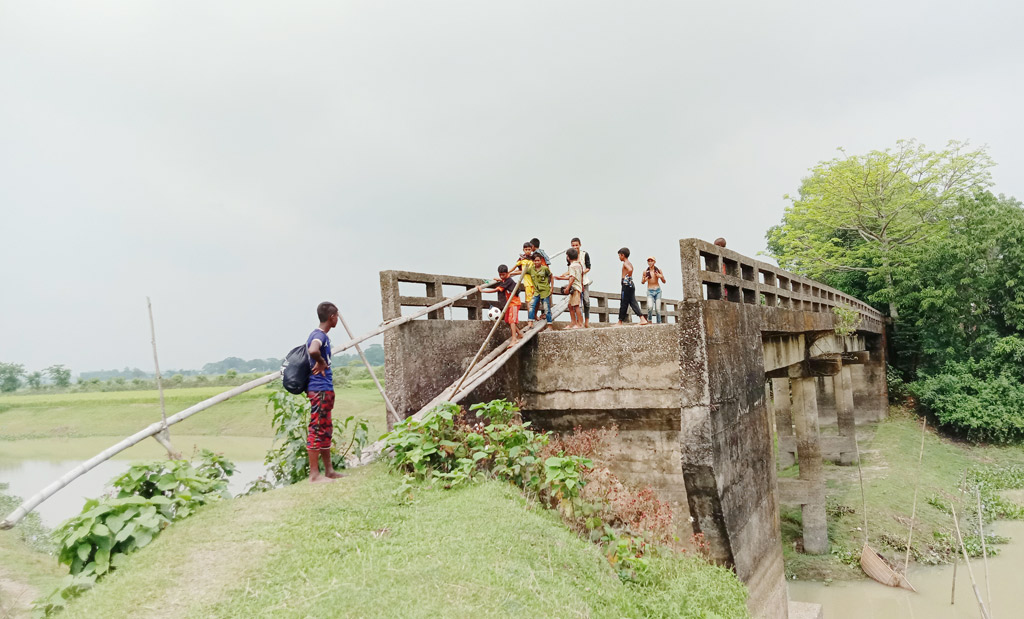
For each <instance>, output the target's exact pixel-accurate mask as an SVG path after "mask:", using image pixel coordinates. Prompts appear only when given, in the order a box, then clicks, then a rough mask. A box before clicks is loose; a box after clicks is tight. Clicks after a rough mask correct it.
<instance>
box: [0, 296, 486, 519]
mask: <svg viewBox="0 0 1024 619" xmlns="http://www.w3.org/2000/svg"><path fill="white" fill-rule="evenodd" d="M481 288H482V286H476V287H475V288H470V289H468V290H466V291H464V292H461V293H459V294H457V295H455V296H453V297H448V298H446V299H444V300H443V301H440V302H438V303H435V304H434V305H431V306H430V307H427V308H424V309H423V310H420V311H419V312H416V313H414V314H412V315H409V316H403V317H401V318H396V319H393V320H389V321H386V322H384V323H382V324H381V325H380V326H378V327H377V328H376V329H373V330H371V331H369V332H367V333H365V334H363V335H360V336H359V337H352V335H351V333H349V337H351V338H352V339H350V340H349V341H348V342H345V343H344V344H342V345H341V346H338V347H333V346H332V349H333V350H334V352H341V351H343V350H347V349H349V348H352V347H354V346H356V345H357V344H359V343H361V342H364V341H366V340H368V339H370V338H372V337H374V336H377V335H380V334H382V333H384V332H386V331H389V330H391V329H394V328H396V327H399V326H401V325H404V324H405V323H407V322H410V321H412V320H415V319H417V318H419V317H421V316H424V315H426V314H428V313H429V312H433V311H436V310H438V309H440V308H442V307H445V306H448V305H451V304H453V303H455V302H456V301H459V300H460V299H464V298H466V297H468V296H470V295H472V294H476V293H479V292H480V289H481ZM146 300H147V303H148V302H149V299H148V298H147V299H146ZM339 317H340V316H339ZM346 330H348V328H347V326H346ZM153 343H154V362H156V351H155V346H156V335H155V330H153ZM365 361H366V359H365V357H364V362H365ZM157 373H158V374H159V369H158V370H157ZM370 376H371V377H373V378H374V382H375V383H376V384H377V386H378V389H381V391H382V393H383V389H382V388H381V387H380V383H379V382H377V380H376V376H375V375H374V373H373V371H372V370H371V371H370ZM280 377H281V371H280V370H278V371H276V372H271V373H270V374H267V375H265V376H261V377H260V378H257V379H254V380H251V381H249V382H247V383H245V384H243V385H239V386H238V387H235V388H234V389H230V390H228V391H225V392H223V393H219V394H217V395H215V396H213V397H212V398H208V399H206V400H203V401H202V402H199V403H198V404H195V405H193V406H191V407H189V408H186V409H185V410H183V411H181V412H179V413H176V414H175V415H172V416H171V417H167V416H166V413H163V418H162V419H161V421H159V422H157V423H154V424H151V425H149V426H147V427H146V428H144V429H142V430H140V431H139V432H136V433H135V434H133V435H131V436H129V437H128V438H126V439H124V440H122V441H121V442H119V443H117V444H115V445H113V446H111V447H109V448H107V449H105V450H103V451H102V452H100V453H99V454H97V455H95V456H93V457H92V458H90V459H88V460H86V461H85V462H83V463H82V464H80V465H78V466H77V467H75V468H73V469H71V470H70V471H68V472H67V473H65V474H64V475H62V476H61V477H60V478H59V479H57V480H56V481H54V482H53V483H51V484H50V485H48V486H46V487H45V488H43V489H42V490H40V491H39V492H37V493H36V494H34V495H32V496H31V497H30V498H28V499H27V500H25V501H23V502H22V503H21V505H19V506H18V507H17V508H16V509H15V510H14V511H12V512H11V513H10V514H9V515H8V516H7V518H5V519H4V520H3V521H0V531H2V530H8V529H11V528H13V527H14V525H16V524H18V522H20V521H21V520H22V518H24V517H25V516H26V515H27V514H29V513H30V512H31V511H32V510H34V509H35V508H36V507H38V506H39V504H40V503H42V502H43V501H45V500H46V499H48V498H50V497H51V496H53V495H54V494H56V493H57V492H58V491H60V490H61V489H62V488H64V487H66V486H67V485H68V484H70V483H71V482H72V481H74V480H75V479H77V478H78V477H80V476H82V475H83V474H85V473H87V472H88V471H90V470H92V469H93V468H95V467H96V466H97V465H98V464H100V463H101V462H105V461H107V460H109V459H110V458H112V457H114V456H115V455H117V454H119V453H121V452H122V451H124V450H125V449H128V448H129V447H131V446H132V445H135V444H137V443H140V442H142V441H143V440H145V439H147V438H149V437H151V436H152V437H158V436H159V434H160V432H161V431H163V430H166V428H167V427H168V426H172V425H174V424H176V423H178V422H180V421H183V420H185V419H187V418H188V417H191V416H192V415H194V414H196V413H198V412H200V411H203V410H206V409H207V408H210V407H211V406H214V405H215V404H219V403H221V402H224V401H225V400H228V399H230V398H233V397H235V396H236V395H239V394H242V393H245V392H246V391H250V390H252V389H255V388H256V387H260V386H262V385H266V384H267V383H270V382H273V381H274V380H277V379H278V378H280ZM161 395H162V394H161ZM384 401H385V402H388V399H387V397H386V396H385V399H384ZM391 411H392V413H393V414H395V416H396V417H397V413H396V412H394V408H393V407H391ZM157 440H158V442H160V441H159V438H158V439H157ZM161 444H162V445H164V446H165V448H166V447H167V446H168V445H170V443H169V442H168V443H167V444H164V443H163V442H161Z"/></svg>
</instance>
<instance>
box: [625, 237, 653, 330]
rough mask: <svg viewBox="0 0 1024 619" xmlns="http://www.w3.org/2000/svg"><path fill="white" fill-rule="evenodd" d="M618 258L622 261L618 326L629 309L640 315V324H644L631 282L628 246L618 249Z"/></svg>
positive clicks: (626, 315) (631, 268) (645, 319)
mask: <svg viewBox="0 0 1024 619" xmlns="http://www.w3.org/2000/svg"><path fill="white" fill-rule="evenodd" d="M619 260H621V261H622V295H621V296H620V297H619V326H622V323H623V322H624V321H625V320H626V318H627V317H628V316H629V309H630V308H632V309H633V313H634V314H636V315H637V316H639V317H640V324H642V325H646V324H649V323H648V322H647V318H646V317H645V316H644V315H643V314H641V313H640V304H639V303H637V302H636V286H635V285H634V284H633V263H632V262H630V261H629V248H628V247H623V248H622V249H620V250H619Z"/></svg>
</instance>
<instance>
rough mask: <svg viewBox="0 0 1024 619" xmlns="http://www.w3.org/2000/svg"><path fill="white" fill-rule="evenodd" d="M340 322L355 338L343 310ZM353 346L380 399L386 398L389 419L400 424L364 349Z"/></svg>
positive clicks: (350, 335) (385, 405) (385, 404)
mask: <svg viewBox="0 0 1024 619" xmlns="http://www.w3.org/2000/svg"><path fill="white" fill-rule="evenodd" d="M338 320H340V321H341V326H342V327H344V328H345V333H348V336H349V337H354V336H353V335H352V329H349V328H348V323H347V322H345V317H344V316H342V315H341V310H339V311H338ZM353 346H355V347H356V352H357V353H359V358H360V359H362V360H363V365H365V366H366V371H367V372H369V373H370V378H372V379H373V384H374V385H376V386H377V391H379V392H380V397H382V398H384V408H386V409H387V411H388V417H390V418H391V422H392V423H398V422H399V421H400V419H399V418H398V413H397V412H396V411H395V407H394V405H393V404H391V400H390V399H389V398H388V394H386V393H384V387H381V385H380V381H379V380H377V375H376V374H375V373H374V372H373V367H372V366H371V365H370V360H369V359H367V358H366V355H365V354H363V349H362V347H360V346H359V344H353Z"/></svg>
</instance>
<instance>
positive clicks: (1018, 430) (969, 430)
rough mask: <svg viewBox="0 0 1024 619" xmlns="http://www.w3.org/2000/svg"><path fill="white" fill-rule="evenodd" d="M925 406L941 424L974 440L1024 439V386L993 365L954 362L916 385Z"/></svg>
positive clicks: (1001, 441)
mask: <svg viewBox="0 0 1024 619" xmlns="http://www.w3.org/2000/svg"><path fill="white" fill-rule="evenodd" d="M912 391H913V393H914V394H915V395H916V396H917V398H918V401H919V402H920V404H921V406H923V407H924V408H925V409H927V410H928V411H930V412H931V413H932V414H934V415H935V417H936V419H938V421H939V423H940V424H942V425H943V426H944V427H946V428H948V429H949V430H951V431H953V432H955V433H957V434H959V435H960V436H963V437H964V438H967V439H969V440H972V441H989V442H994V443H1009V442H1016V441H1021V440H1024V383H1022V382H1021V380H1020V378H1018V377H1017V376H1015V375H1014V373H1013V372H1012V371H1009V370H1007V369H1006V368H1004V367H996V366H994V365H993V363H991V362H976V361H974V360H973V359H969V360H967V361H965V362H963V363H956V362H950V363H947V364H946V366H945V367H944V368H943V370H942V372H941V373H939V374H935V375H933V376H925V377H924V378H923V379H921V380H919V381H917V382H916V383H914V385H913V387H912Z"/></svg>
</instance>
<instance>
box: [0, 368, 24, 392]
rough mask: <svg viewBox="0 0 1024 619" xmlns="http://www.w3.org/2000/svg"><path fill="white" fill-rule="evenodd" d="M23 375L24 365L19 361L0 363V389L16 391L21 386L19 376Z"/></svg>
mask: <svg viewBox="0 0 1024 619" xmlns="http://www.w3.org/2000/svg"><path fill="white" fill-rule="evenodd" d="M24 375H25V366H23V365H21V364H20V363H0V391H3V392H4V393H10V392H11V391H16V390H17V389H18V387H20V386H21V377H22V376H24Z"/></svg>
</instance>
